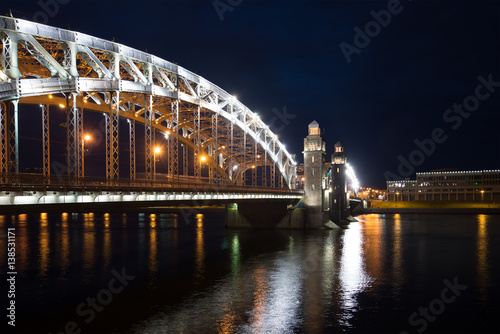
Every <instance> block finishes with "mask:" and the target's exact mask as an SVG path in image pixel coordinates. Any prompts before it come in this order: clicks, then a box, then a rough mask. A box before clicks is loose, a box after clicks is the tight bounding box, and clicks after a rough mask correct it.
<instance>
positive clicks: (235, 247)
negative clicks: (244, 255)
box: [231, 233, 241, 276]
mask: <svg viewBox="0 0 500 334" xmlns="http://www.w3.org/2000/svg"><path fill="white" fill-rule="evenodd" d="M240 257H241V251H240V241H239V239H238V233H234V234H233V235H232V240H231V274H232V275H233V276H237V275H238V273H239V272H240Z"/></svg>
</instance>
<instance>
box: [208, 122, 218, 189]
mask: <svg viewBox="0 0 500 334" xmlns="http://www.w3.org/2000/svg"><path fill="white" fill-rule="evenodd" d="M217 118H218V117H217V114H213V115H212V145H211V146H212V147H211V150H210V151H211V152H210V156H211V160H210V165H209V170H208V171H209V174H210V175H209V176H210V183H214V184H215V183H217V152H218V151H219V150H218V146H217V145H218V143H217V141H218V136H219V132H218V131H219V128H218V124H217Z"/></svg>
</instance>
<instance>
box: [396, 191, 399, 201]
mask: <svg viewBox="0 0 500 334" xmlns="http://www.w3.org/2000/svg"><path fill="white" fill-rule="evenodd" d="M398 197H399V192H396V202H397V201H398Z"/></svg>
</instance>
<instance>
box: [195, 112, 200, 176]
mask: <svg viewBox="0 0 500 334" xmlns="http://www.w3.org/2000/svg"><path fill="white" fill-rule="evenodd" d="M193 137H194V138H193V142H194V162H193V163H194V179H195V180H196V181H198V182H199V181H200V177H201V160H200V159H201V154H200V153H201V139H200V107H199V106H198V107H196V108H195V109H194V111H193Z"/></svg>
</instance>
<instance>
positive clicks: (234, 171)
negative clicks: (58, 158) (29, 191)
mask: <svg viewBox="0 0 500 334" xmlns="http://www.w3.org/2000/svg"><path fill="white" fill-rule="evenodd" d="M0 40H1V43H2V53H1V55H0V108H1V113H0V144H1V146H0V155H1V156H0V174H1V175H2V183H8V182H11V181H9V178H8V175H11V174H13V173H19V145H18V128H19V125H20V124H19V120H18V114H19V104H39V105H40V107H41V120H42V129H43V133H42V143H43V145H42V146H43V149H42V155H43V174H44V176H45V179H46V180H50V168H51V166H50V164H51V161H50V139H49V138H50V137H49V131H50V129H49V123H48V120H49V107H50V106H58V105H61V106H63V107H64V108H65V109H66V128H67V138H66V145H67V147H66V151H67V161H66V164H67V172H66V176H67V177H68V178H69V179H71V180H74V181H73V182H76V183H79V182H83V179H84V168H83V166H84V147H83V145H84V144H83V143H84V140H83V116H82V115H83V111H84V110H90V111H96V112H101V113H102V114H103V117H104V119H105V129H106V134H105V137H106V179H107V181H108V182H113V181H115V180H117V179H118V178H119V167H120V163H119V155H120V148H119V140H118V139H119V131H118V129H119V126H118V123H119V119H120V118H125V119H127V120H128V124H129V133H128V137H129V149H130V154H129V157H127V158H128V160H129V161H130V180H135V179H136V178H137V175H138V174H140V173H139V172H141V171H138V169H137V166H136V145H135V138H136V124H140V125H141V126H144V132H145V138H144V142H145V143H144V145H145V147H144V149H145V170H144V178H145V179H147V180H154V179H155V152H154V143H155V135H157V134H158V133H161V134H163V135H165V136H168V148H169V163H168V175H169V176H170V177H171V180H177V181H179V178H182V177H186V176H189V177H191V178H194V179H195V180H201V169H202V162H203V165H205V164H207V165H208V175H209V182H210V183H215V184H217V183H224V184H229V185H239V186H242V185H252V186H263V187H271V188H273V187H278V188H288V189H293V188H294V186H295V181H296V162H295V160H294V156H293V155H291V154H290V153H289V152H288V151H287V150H286V149H285V146H284V145H283V144H282V143H281V142H280V141H279V140H278V138H277V136H276V135H275V134H274V133H273V132H272V131H271V130H270V129H269V127H268V126H267V125H266V124H265V123H264V122H263V121H262V120H260V119H259V117H258V116H257V114H255V113H253V112H252V111H251V110H249V109H248V108H247V107H246V106H245V105H243V104H242V103H241V102H239V101H238V100H237V99H236V98H235V97H233V96H232V95H230V94H229V93H227V92H226V91H224V90H222V89H221V88H219V87H218V86H216V85H214V84H213V83H211V82H209V81H208V80H206V79H204V78H203V77H201V76H199V75H196V74H194V73H193V72H190V71H188V70H186V69H184V68H182V67H181V66H178V65H176V64H173V63H170V62H168V61H166V60H163V59H161V58H159V57H156V56H154V55H151V54H148V53H145V52H142V51H138V50H135V49H133V48H130V47H128V46H125V45H121V44H119V43H115V42H111V41H106V40H103V39H100V38H97V37H93V36H89V35H86V34H82V33H79V32H74V31H69V30H64V29H59V28H55V27H51V26H47V25H44V24H38V23H34V22H30V21H26V20H21V19H15V18H10V17H4V16H0ZM120 135H122V134H121V133H120ZM189 156H191V157H193V158H192V159H190V161H191V164H192V165H194V166H191V170H193V175H188V173H189V170H188V165H189V163H190V162H189V161H188V157H189ZM122 161H123V157H122ZM259 180H260V182H259Z"/></svg>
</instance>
